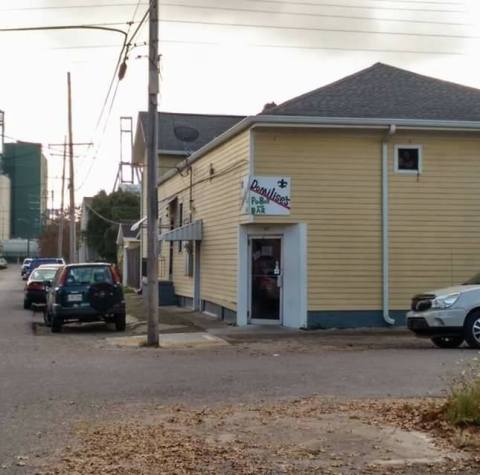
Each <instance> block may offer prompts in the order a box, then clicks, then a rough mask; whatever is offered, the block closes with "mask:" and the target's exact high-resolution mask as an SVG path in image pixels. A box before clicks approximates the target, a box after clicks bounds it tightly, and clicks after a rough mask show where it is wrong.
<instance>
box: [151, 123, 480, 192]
mask: <svg viewBox="0 0 480 475" xmlns="http://www.w3.org/2000/svg"><path fill="white" fill-rule="evenodd" d="M391 124H395V126H396V127H397V130H398V129H399V128H402V129H415V130H438V131H457V132H475V131H477V132H478V131H480V122H479V121H460V120H424V119H394V118H391V119H383V118H382V119H375V118H373V119H371V118H358V117H350V118H349V117H308V116H286V115H278V116H276V115H254V116H248V117H245V119H242V120H241V121H240V122H238V123H237V124H235V125H234V126H233V127H232V128H230V129H228V130H227V131H225V132H224V133H223V134H221V135H219V136H218V137H216V138H214V139H213V140H212V141H211V142H209V143H207V144H206V145H204V146H203V147H201V148H200V149H198V150H197V151H196V152H194V153H192V154H191V155H190V156H189V157H188V158H187V159H186V160H184V161H183V162H181V163H179V164H178V166H177V168H175V169H173V170H171V171H168V172H167V173H165V174H164V175H163V176H162V177H161V178H160V180H159V181H158V184H162V183H164V182H165V181H167V180H169V179H170V178H172V177H173V176H175V175H176V174H177V173H178V172H179V171H181V170H183V169H185V168H187V167H189V166H190V165H191V164H192V163H193V162H196V161H197V160H198V159H199V158H201V157H203V156H204V155H205V154H207V153H208V152H210V151H211V150H213V149H214V148H216V147H218V146H219V145H221V144H223V143H224V142H226V141H227V140H230V139H231V138H232V137H234V136H235V135H238V134H239V133H241V132H243V131H244V130H247V129H248V128H250V127H252V126H255V127H302V128H308V127H312V128H317V127H321V128H363V129H365V128H369V129H384V128H385V127H390V125H391Z"/></svg>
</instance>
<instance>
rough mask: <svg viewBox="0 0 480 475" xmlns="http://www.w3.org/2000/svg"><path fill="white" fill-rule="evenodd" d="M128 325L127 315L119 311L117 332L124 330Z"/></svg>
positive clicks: (116, 316) (116, 317) (116, 323)
mask: <svg viewBox="0 0 480 475" xmlns="http://www.w3.org/2000/svg"><path fill="white" fill-rule="evenodd" d="M126 327H127V321H126V316H125V314H124V313H118V314H117V315H115V330H117V332H124V331H125V328H126Z"/></svg>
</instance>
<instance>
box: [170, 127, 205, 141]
mask: <svg viewBox="0 0 480 475" xmlns="http://www.w3.org/2000/svg"><path fill="white" fill-rule="evenodd" d="M173 133H174V134H175V137H177V139H178V140H180V141H181V142H195V140H197V139H198V136H199V135H200V132H199V131H198V130H197V129H195V128H194V127H190V126H188V125H176V126H175V127H174V128H173Z"/></svg>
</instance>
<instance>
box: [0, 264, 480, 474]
mask: <svg viewBox="0 0 480 475" xmlns="http://www.w3.org/2000/svg"><path fill="white" fill-rule="evenodd" d="M22 292H23V282H22V281H21V280H20V277H19V269H18V268H17V267H14V266H10V268H9V269H8V270H5V271H0V466H1V465H2V464H8V465H9V466H10V464H11V463H12V461H14V460H15V457H16V456H18V455H25V454H32V453H33V452H39V453H40V452H43V453H45V451H48V450H50V449H49V447H52V446H55V445H57V444H61V443H62V442H63V440H64V439H63V437H64V434H65V433H67V432H68V430H69V428H70V427H71V424H72V423H73V422H75V421H78V420H82V419H83V418H88V417H95V416H97V415H98V414H100V413H101V414H108V411H109V407H113V406H115V407H116V408H117V410H118V407H119V405H121V404H123V403H133V404H137V403H143V402H145V403H151V402H155V403H158V404H169V403H187V404H190V403H191V404H202V405H203V404H212V403H219V402H224V401H225V402H234V401H242V402H253V401H258V400H270V399H278V398H282V399H283V398H295V397H301V396H307V395H312V394H323V395H334V396H341V397H366V396H374V397H390V396H407V397H409V396H421V395H440V394H441V393H442V391H444V390H445V388H446V387H447V379H446V378H447V376H448V375H450V374H452V373H455V372H458V370H459V367H460V366H459V362H460V364H462V360H468V359H470V358H472V357H474V356H476V355H477V354H478V352H476V351H472V350H468V349H459V350H439V349H435V348H433V347H432V346H431V345H430V344H428V343H426V342H423V341H418V340H415V339H414V337H412V338H411V340H408V341H409V344H408V345H405V347H402V344H401V343H400V344H396V345H391V347H387V348H385V347H383V346H381V347H379V348H378V349H367V350H366V349H364V348H360V347H359V349H356V348H355V345H356V342H355V337H354V338H353V339H352V341H351V343H352V345H353V347H351V348H349V349H348V350H345V351H342V350H339V349H332V348H330V347H328V345H325V342H326V338H325V337H322V338H321V339H320V338H319V341H318V348H315V351H311V348H310V349H309V351H293V350H291V349H288V348H285V351H281V346H282V344H281V343H276V344H275V345H274V350H272V352H270V351H269V344H268V342H267V343H265V344H264V345H263V346H261V348H262V351H259V346H258V345H259V344H258V342H257V344H256V346H255V347H254V348H255V349H251V348H249V346H248V344H242V345H233V346H230V347H225V348H224V347H222V348H216V349H201V350H175V351H172V350H165V349H163V350H152V349H146V348H144V349H119V348H113V347H109V346H108V345H106V344H105V343H104V338H105V337H106V336H113V335H114V333H113V331H111V330H106V329H105V328H104V327H103V326H99V325H90V326H88V327H72V328H70V329H68V330H67V331H66V332H64V333H61V334H51V333H49V332H46V331H41V332H36V331H34V330H35V323H39V322H41V317H40V315H33V314H32V312H30V311H26V310H23V308H22V299H23V294H22ZM349 338H351V337H349ZM358 338H359V340H358V342H359V343H360V342H361V339H362V338H363V337H362V336H358ZM379 338H381V337H379ZM401 341H406V340H400V342H401ZM417 341H418V343H417ZM260 345H262V344H260ZM252 348H253V347H252ZM272 348H273V346H272ZM279 348H280V350H279ZM273 351H275V352H273ZM15 470H17V471H18V473H23V469H22V468H21V467H18V468H15V469H14V468H11V470H9V471H8V473H17V472H15ZM0 473H1V470H0ZM4 473H5V472H4Z"/></svg>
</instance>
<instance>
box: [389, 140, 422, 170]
mask: <svg viewBox="0 0 480 475" xmlns="http://www.w3.org/2000/svg"><path fill="white" fill-rule="evenodd" d="M395 173H400V174H405V175H419V174H420V173H422V146H421V145H395Z"/></svg>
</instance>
